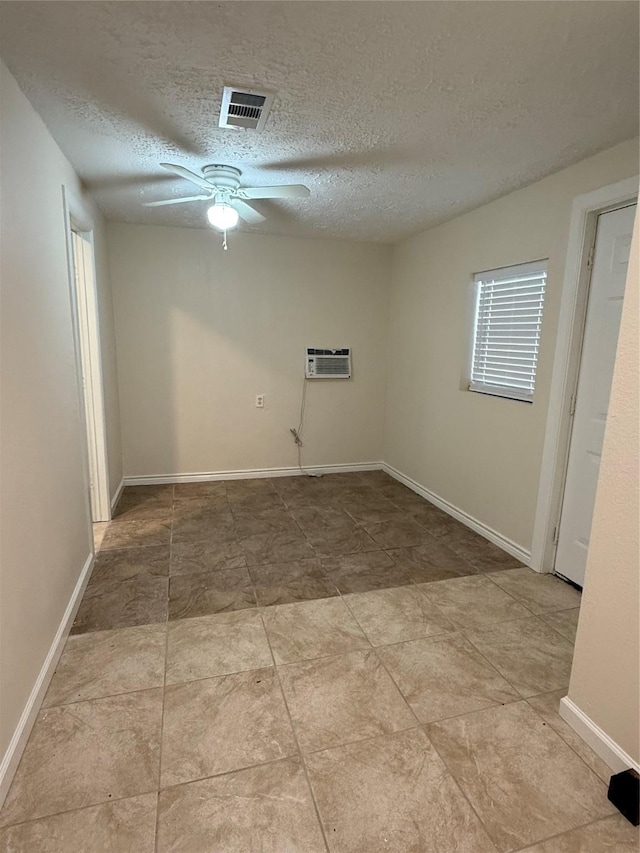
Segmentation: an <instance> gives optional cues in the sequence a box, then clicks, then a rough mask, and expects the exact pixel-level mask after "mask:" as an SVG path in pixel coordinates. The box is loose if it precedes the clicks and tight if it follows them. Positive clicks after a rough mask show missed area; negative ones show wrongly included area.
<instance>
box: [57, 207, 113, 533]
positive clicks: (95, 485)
mask: <svg viewBox="0 0 640 853" xmlns="http://www.w3.org/2000/svg"><path fill="white" fill-rule="evenodd" d="M65 211H66V219H67V234H68V240H69V278H70V284H71V304H72V314H73V320H74V327H75V328H74V334H75V343H76V362H77V373H78V384H79V387H80V394H81V403H82V406H81V407H82V416H83V422H84V433H85V435H86V445H85V448H84V456H85V461H86V468H87V480H88V490H89V503H90V507H91V521H92V522H93V524H94V533H95V532H96V525H99V524H101V523H103V522H108V521H110V520H111V504H110V493H109V474H108V471H109V468H108V459H107V436H106V419H105V406H104V391H103V383H102V359H101V351H100V326H99V315H98V295H97V290H96V274H95V253H94V246H93V231H92V227H91V223H90V221H89V220H88V219H87V217H86V216H85V214H84V212H83V211H82V210H81V209H80V208H79V207H78V206H77V205H74V203H73V201H71V202H69V198H68V197H67V196H65Z"/></svg>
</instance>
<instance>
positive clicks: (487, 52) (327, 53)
mask: <svg viewBox="0 0 640 853" xmlns="http://www.w3.org/2000/svg"><path fill="white" fill-rule="evenodd" d="M0 14H1V24H2V26H1V37H0V54H1V55H2V58H3V59H4V61H5V62H6V64H7V65H8V66H9V68H10V69H11V71H12V72H13V73H14V75H15V76H16V78H17V80H18V82H19V84H20V86H21V87H22V88H23V90H24V92H25V93H26V95H27V96H28V97H29V99H30V100H31V102H32V104H33V105H34V107H35V108H36V110H37V111H38V112H39V113H40V115H41V116H42V118H43V119H44V121H45V122H46V124H47V126H48V127H49V129H50V131H51V133H52V134H53V136H54V137H55V139H56V140H57V142H58V144H59V145H60V147H61V148H62V150H63V151H64V153H65V154H66V155H67V157H68V158H69V159H70V160H71V162H72V164H73V165H74V167H75V168H76V170H77V172H78V174H79V175H80V177H81V178H82V179H83V181H84V182H85V183H86V185H87V186H88V187H89V188H90V189H91V191H92V192H93V193H94V195H95V197H96V199H97V201H98V203H99V205H100V207H101V208H102V210H103V211H104V212H105V214H106V215H107V217H108V218H110V219H115V220H120V221H127V222H146V223H158V224H167V225H186V226H195V227H202V226H203V222H204V210H203V203H202V202H197V203H194V204H189V205H178V206H175V207H169V208H159V209H150V208H144V207H142V202H143V201H153V200H156V199H160V198H164V197H168V196H170V195H175V196H176V197H177V196H180V195H191V194H192V190H193V189H194V188H193V186H192V185H191V184H189V183H188V182H186V181H183V180H181V179H179V178H175V177H172V176H170V175H169V174H168V173H166V172H164V171H163V170H162V169H160V168H159V167H158V163H160V162H161V161H170V162H175V163H180V164H182V165H185V166H187V167H189V168H192V169H195V170H198V169H199V168H200V167H201V166H203V165H205V164H207V163H225V164H229V165H233V166H237V167H239V168H240V169H242V171H243V183H244V184H245V185H256V184H277V183H287V182H295V183H305V184H306V185H307V186H309V187H310V189H311V191H312V197H311V198H310V199H307V200H300V201H295V202H286V203H284V202H256V203H255V205H256V208H258V209H259V210H261V212H263V213H266V214H267V215H268V220H267V222H266V223H264V224H263V225H261V226H259V227H257V228H255V230H258V231H263V232H267V233H284V234H297V235H307V236H337V237H342V238H350V239H362V240H376V241H394V240H397V239H399V238H402V237H405V236H407V235H409V234H412V233H415V232H417V231H420V230H422V229H424V228H427V227H429V226H430V225H433V224H435V223H438V222H441V221H443V220H446V219H449V218H451V217H452V216H455V215H457V214H459V213H461V212H463V211H466V210H470V209H472V208H473V207H477V206H478V205H480V204H483V203H484V202H487V201H489V200H491V199H494V198H496V197H498V196H500V195H504V194H505V193H507V192H509V191H511V190H513V189H517V188H518V187H521V186H524V185H525V184H527V183H530V182H532V181H535V180H537V179H539V178H541V177H543V176H544V175H547V174H549V173H551V172H553V171H555V170H557V169H560V168H562V167H564V166H567V165H569V164H571V163H573V162H576V161H578V160H580V159H582V158H583V157H586V156H589V155H590V154H593V153H595V152H597V151H599V150H602V149H604V148H607V147H609V146H611V145H614V144H615V143H617V142H620V141H622V140H624V139H628V138H630V137H632V136H634V135H635V134H636V133H637V126H638V5H637V4H636V3H635V2H633V3H632V2H628V3H627V2H563V1H562V0H561V2H513V0H512V2H319V3H316V2H268V0H263V2H223V3H217V2H195V3H191V2H159V3H157V2H139V3H138V2H3V3H0ZM225 84H233V85H238V86H242V85H245V86H251V87H254V88H262V87H267V88H269V89H272V90H276V91H277V96H276V99H275V102H274V105H273V109H272V111H271V115H270V117H269V119H268V121H267V125H266V128H265V130H264V131H263V132H262V133H255V132H254V133H252V132H248V131H240V132H237V131H233V130H221V129H219V128H218V114H219V107H220V95H221V92H222V88H223V86H224V85H225ZM25 179H28V176H25ZM242 227H243V228H246V227H247V226H244V225H243V226H242ZM252 230H254V229H252Z"/></svg>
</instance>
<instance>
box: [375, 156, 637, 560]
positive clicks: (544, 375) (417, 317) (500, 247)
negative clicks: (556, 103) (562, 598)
mask: <svg viewBox="0 0 640 853" xmlns="http://www.w3.org/2000/svg"><path fill="white" fill-rule="evenodd" d="M637 172H638V143H637V140H634V141H630V142H626V143H623V144H622V145H618V146H616V147H615V148H613V149H610V150H609V151H605V152H603V153H601V154H598V155H596V156H595V157H592V158H590V159H588V160H584V161H582V162H581V163H578V164H577V165H575V166H572V167H570V168H568V169H565V170H564V171H562V172H558V173H556V174H555V175H552V176H551V177H549V178H546V179H545V180H543V181H540V182H539V183H536V184H533V185H532V186H529V187H526V188H525V189H523V190H519V191H518V192H514V193H512V194H510V195H508V196H505V197H504V198H501V199H499V200H498V201H495V202H493V203H491V204H488V205H485V206H484V207H481V208H479V209H478V210H475V211H473V212H471V213H469V214H466V215H465V216H462V217H459V218H458V219H454V220H452V221H451V222H448V223H445V224H444V225H441V226H439V227H437V228H433V229H431V230H429V231H427V232H425V233H423V234H420V235H418V236H416V237H413V238H412V239H409V240H406V241H405V242H403V243H401V244H399V245H398V246H397V247H396V248H395V252H394V258H393V270H392V288H391V297H390V304H391V314H390V337H389V354H390V355H389V384H388V390H387V404H386V405H387V408H386V434H385V450H384V459H385V461H387V462H388V463H389V464H391V465H392V466H394V467H395V468H397V469H399V470H400V471H401V472H403V473H404V474H406V475H408V476H409V477H411V478H413V479H414V480H416V481H417V482H418V483H419V484H420V485H422V486H424V487H425V488H427V489H429V490H430V491H431V492H433V493H435V494H436V495H438V496H439V497H441V498H443V499H445V500H446V501H448V502H449V503H451V504H453V505H454V506H455V507H457V508H459V509H461V510H463V511H464V512H466V513H468V514H469V515H471V516H473V517H474V518H476V519H478V520H479V521H481V522H483V523H484V524H486V525H488V526H489V527H491V528H493V529H494V530H496V531H497V532H498V533H500V534H502V535H503V536H505V537H507V538H508V539H511V540H512V541H514V542H515V543H516V544H518V545H520V546H522V547H523V548H524V549H525V550H529V549H530V547H531V538H532V532H533V523H534V514H535V508H536V498H537V490H538V479H539V474H540V463H541V456H542V447H543V440H544V431H545V425H546V416H547V405H548V397H549V386H550V381H551V371H552V362H553V353H554V343H555V337H556V330H557V320H558V311H559V306H560V291H561V287H562V277H563V272H564V263H565V255H566V250H567V239H568V228H569V219H570V213H571V204H572V201H573V199H574V198H575V196H577V195H580V194H581V193H585V192H588V191H590V190H593V189H595V188H597V187H600V186H604V185H606V184H610V183H614V182H615V181H618V180H621V179H622V178H625V177H629V176H631V175H634V174H637ZM539 258H549V277H548V292H547V298H546V305H545V310H544V319H543V328H542V341H541V351H540V362H539V373H538V382H537V388H536V395H535V400H534V402H533V404H527V403H522V402H517V401H513V400H505V399H501V398H498V397H489V396H485V395H482V394H477V393H473V392H470V391H467V390H463V383H462V378H463V374H464V371H465V369H466V365H467V359H468V341H469V336H470V327H469V321H470V315H471V307H472V306H471V305H470V300H469V296H470V282H471V280H472V276H473V273H475V272H478V271H481V270H486V269H493V268H496V267H501V266H508V265H511V264H517V263H521V262H525V261H532V260H536V259H539Z"/></svg>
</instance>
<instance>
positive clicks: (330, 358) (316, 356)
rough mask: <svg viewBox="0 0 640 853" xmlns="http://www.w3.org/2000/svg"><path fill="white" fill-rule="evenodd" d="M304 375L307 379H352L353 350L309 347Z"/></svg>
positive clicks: (347, 348)
mask: <svg viewBox="0 0 640 853" xmlns="http://www.w3.org/2000/svg"><path fill="white" fill-rule="evenodd" d="M304 375H305V376H306V377H307V379H351V348H350V347H344V348H343V349H317V348H315V347H307V354H306V361H305V373H304Z"/></svg>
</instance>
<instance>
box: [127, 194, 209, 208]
mask: <svg viewBox="0 0 640 853" xmlns="http://www.w3.org/2000/svg"><path fill="white" fill-rule="evenodd" d="M211 198H213V196H212V195H189V196H187V197H186V198H165V199H163V200H162V201H145V202H144V204H143V207H162V206H163V205H165V204H184V202H185V201H206V199H211Z"/></svg>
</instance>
